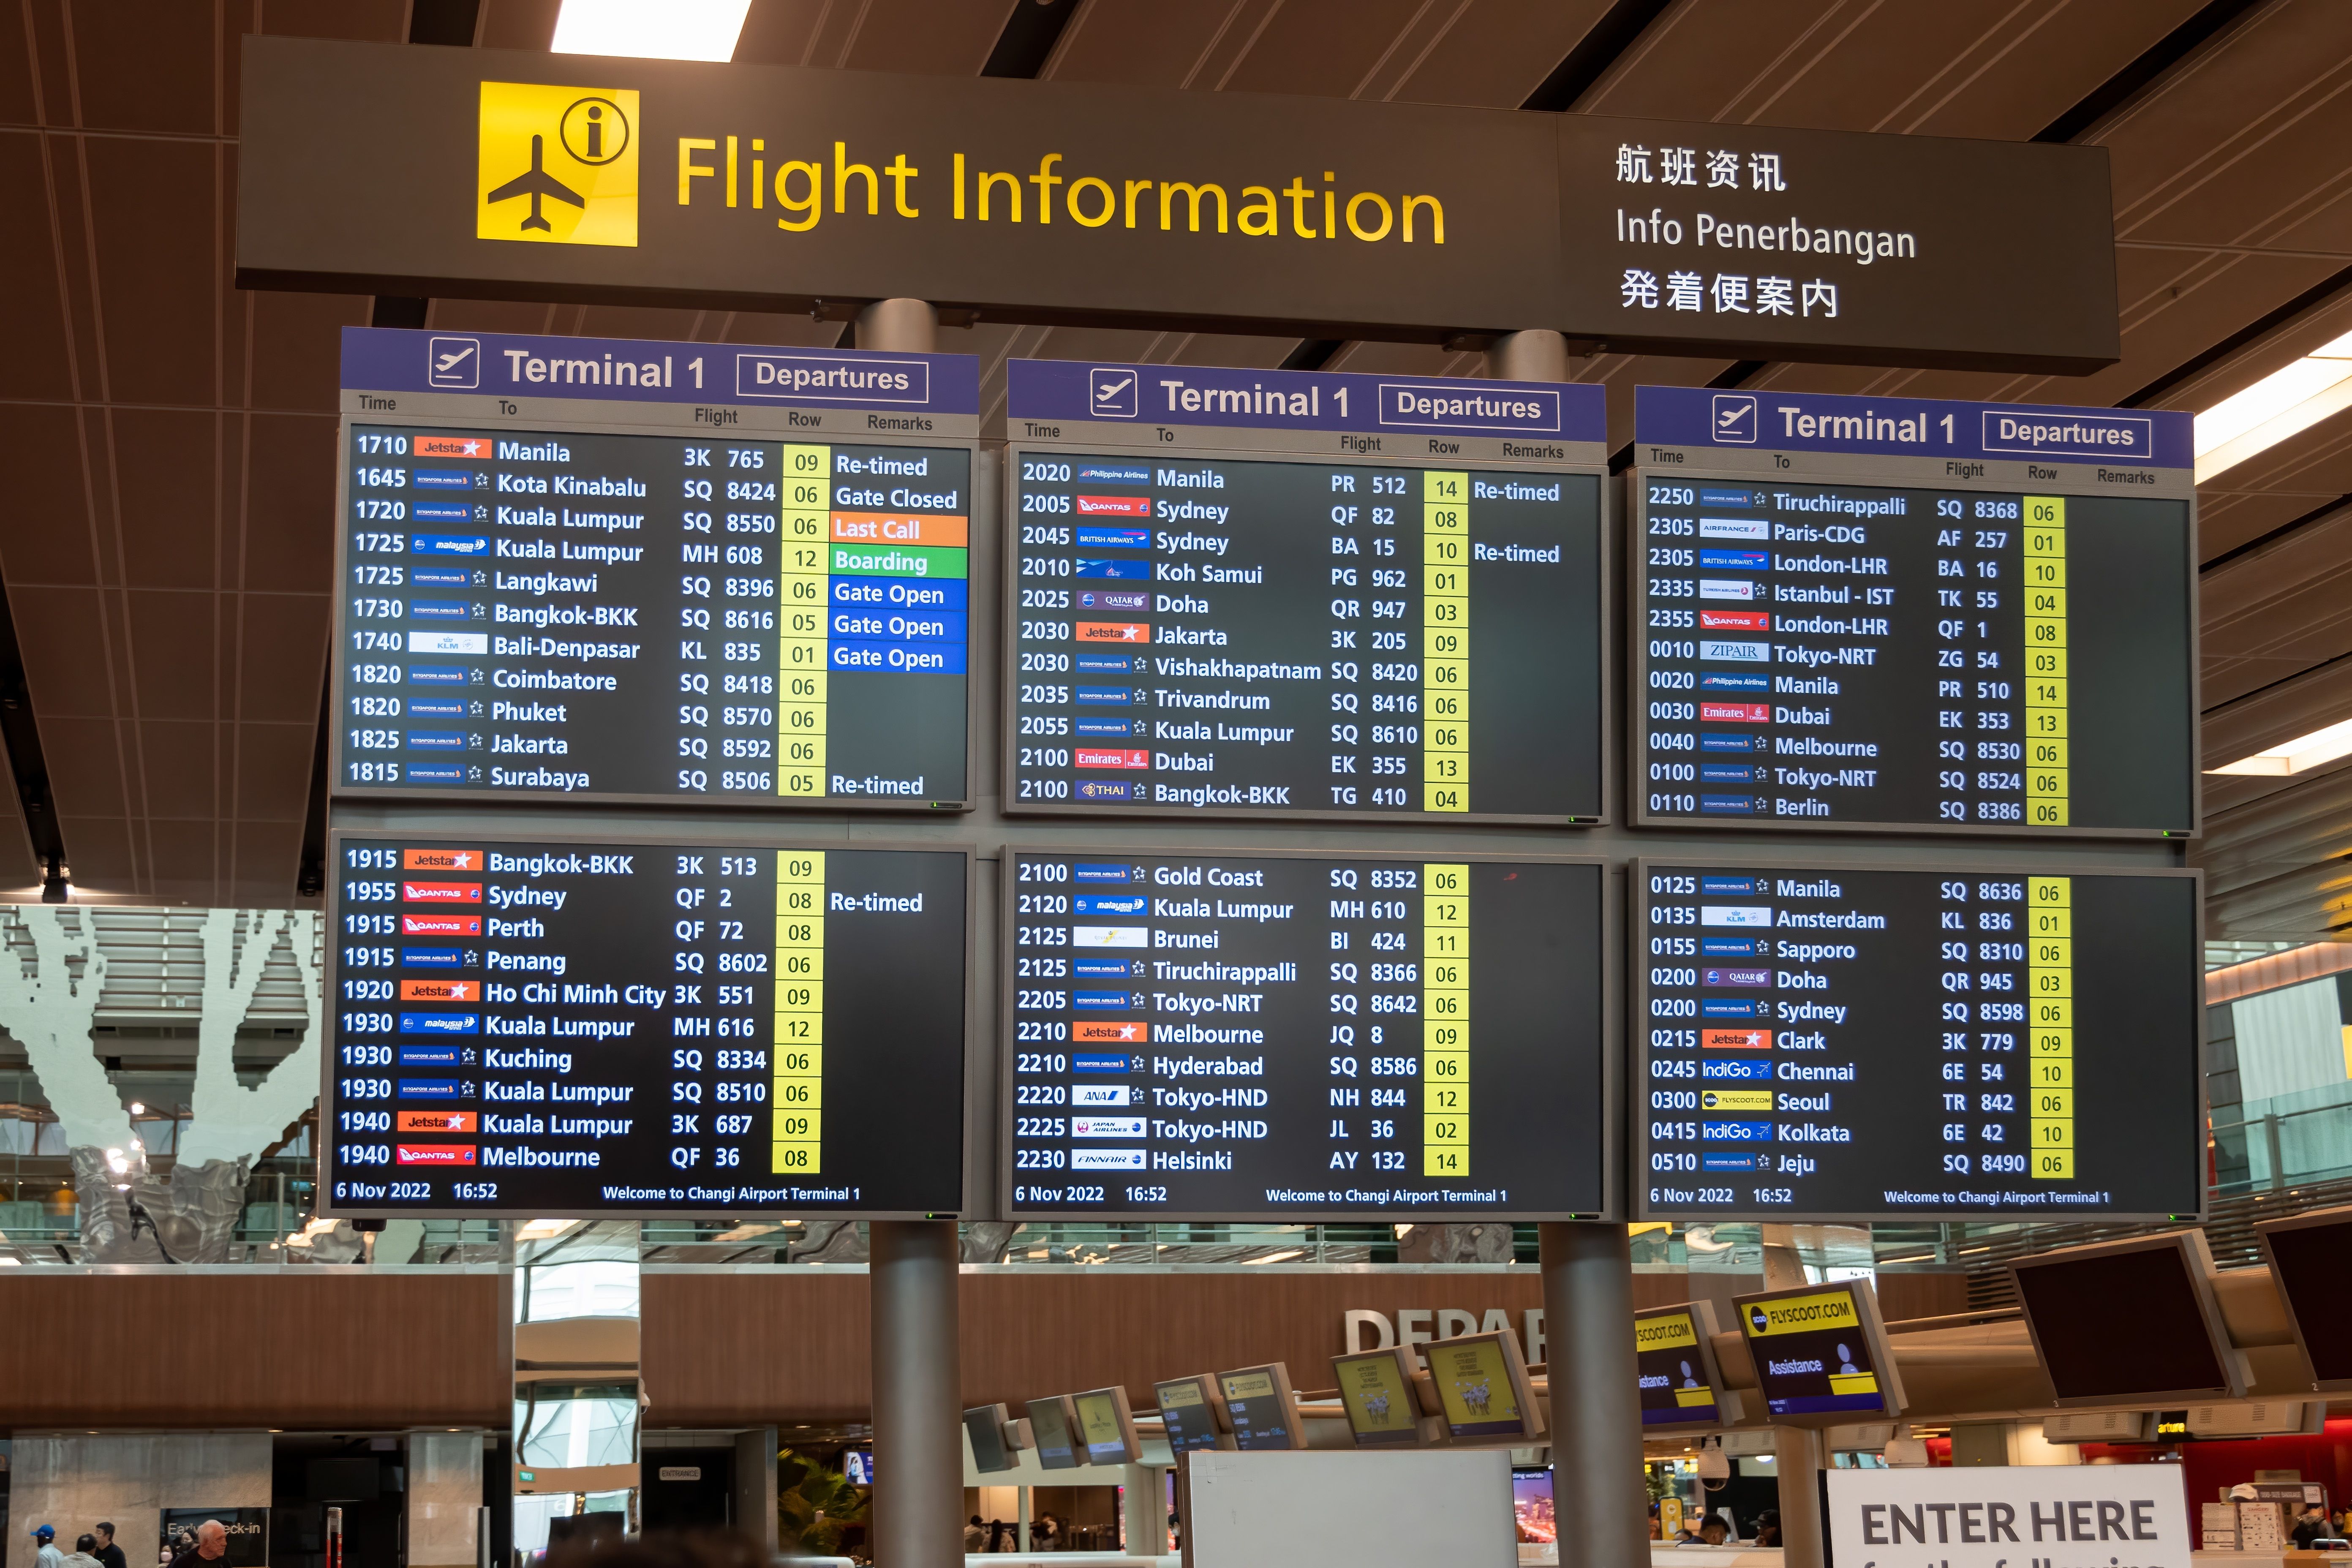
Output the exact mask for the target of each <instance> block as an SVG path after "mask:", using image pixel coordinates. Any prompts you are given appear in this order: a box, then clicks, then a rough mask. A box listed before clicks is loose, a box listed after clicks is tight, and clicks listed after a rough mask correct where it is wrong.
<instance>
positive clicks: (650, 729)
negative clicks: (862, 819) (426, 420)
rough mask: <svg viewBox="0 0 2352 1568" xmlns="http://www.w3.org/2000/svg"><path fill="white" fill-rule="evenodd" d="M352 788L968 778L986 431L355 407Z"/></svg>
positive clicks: (343, 653) (745, 785)
mask: <svg viewBox="0 0 2352 1568" xmlns="http://www.w3.org/2000/svg"><path fill="white" fill-rule="evenodd" d="M347 457H348V469H349V472H348V475H347V479H348V481H349V482H348V489H349V500H348V502H347V504H346V517H345V530H346V534H345V540H344V552H343V553H344V559H345V573H346V579H347V580H346V581H345V582H344V584H342V590H341V605H340V608H341V623H342V625H341V638H340V646H339V651H338V658H337V671H336V674H337V687H338V689H339V692H340V698H339V700H340V702H341V714H340V722H339V723H338V724H337V726H336V730H335V746H336V752H337V763H336V775H335V776H336V787H337V788H338V789H339V790H343V791H362V792H365V791H395V792H402V793H410V792H415V793H441V794H446V793H453V792H454V793H467V794H478V795H499V796H531V797H538V798H550V797H590V798H595V797H633V798H638V799H659V800H675V801H681V802H689V801H724V802H728V803H730V804H737V805H743V804H768V805H826V806H843V805H848V806H877V805H879V806H887V805H902V806H903V805H928V804H929V803H931V802H935V801H950V802H961V800H962V799H963V798H964V795H965V793H966V792H965V779H964V772H965V685H966V679H967V672H966V647H967V645H968V642H969V637H968V628H969V619H970V613H971V604H970V592H969V589H970V582H971V571H970V557H971V539H970V532H971V453H970V451H969V450H968V449H965V448H961V447H914V446H903V447H902V446H883V445H851V444H848V443H845V442H824V441H810V442H789V441H786V442H779V441H755V440H732V439H728V438H725V437H721V436H719V435H717V434H715V433H714V434H713V435H711V436H709V437H671V436H626V435H611V434H593V433H580V432H563V433H546V432H532V433H529V434H516V433H507V434H488V433H483V432H478V431H467V430H452V429H435V428H426V427H421V426H379V425H357V426H353V427H352V429H351V431H350V436H349V443H348V452H347Z"/></svg>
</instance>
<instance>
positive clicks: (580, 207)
mask: <svg viewBox="0 0 2352 1568" xmlns="http://www.w3.org/2000/svg"><path fill="white" fill-rule="evenodd" d="M637 141H638V136H637V95H636V94H635V92H633V91H631V90H629V89H625V88H590V87H548V86H545V85H542V84H541V83H538V82H515V81H486V82H484V83H482V110H481V130H480V146H479V150H478V155H477V160H476V168H475V182H474V193H475V206H474V237H475V238H477V239H525V240H536V241H540V242H541V243H545V244H552V245H629V246H634V245H635V244H636V243H637ZM434 384H435V385H436V386H438V385H442V384H443V383H442V382H440V381H439V380H437V379H436V381H435V382H434ZM451 384H454V383H451Z"/></svg>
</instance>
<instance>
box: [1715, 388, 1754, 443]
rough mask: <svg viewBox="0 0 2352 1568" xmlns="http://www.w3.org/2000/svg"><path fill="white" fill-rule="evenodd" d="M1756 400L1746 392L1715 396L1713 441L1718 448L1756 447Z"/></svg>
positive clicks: (1720, 393) (1721, 393) (1723, 393)
mask: <svg viewBox="0 0 2352 1568" xmlns="http://www.w3.org/2000/svg"><path fill="white" fill-rule="evenodd" d="M1756 424H1757V421H1756V399H1755V397H1754V396H1753V395H1750V394H1748V393H1745V392H1718V393H1717V394H1716V395H1715V426H1714V434H1713V439H1714V441H1715V443H1716V445H1717V446H1737V447H1753V446H1754V445H1756Z"/></svg>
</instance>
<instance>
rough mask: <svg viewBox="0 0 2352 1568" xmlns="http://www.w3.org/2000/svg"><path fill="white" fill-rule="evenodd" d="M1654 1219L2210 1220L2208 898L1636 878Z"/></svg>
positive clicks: (1966, 876) (1772, 878) (1644, 1170)
mask: <svg viewBox="0 0 2352 1568" xmlns="http://www.w3.org/2000/svg"><path fill="white" fill-rule="evenodd" d="M1635 877H1636V881H1637V892H1636V896H1635V923H1636V940H1637V941H1638V942H1640V944H1641V956H1640V958H1639V960H1638V962H1637V964H1636V985H1635V993H1634V1027H1635V1033H1636V1038H1637V1040H1638V1041H1639V1047H1638V1048H1637V1051H1636V1062H1637V1068H1636V1072H1637V1080H1636V1084H1637V1088H1636V1092H1637V1093H1638V1094H1639V1096H1640V1100H1639V1102H1638V1103H1639V1110H1638V1111H1637V1115H1636V1121H1637V1125H1638V1127H1639V1128H1640V1133H1641V1135H1640V1140H1639V1146H1640V1154H1639V1158H1638V1165H1637V1171H1636V1187H1637V1189H1639V1191H1640V1193H1641V1194H1642V1195H1641V1205H1642V1208H1643V1213H1644V1214H1646V1215H1655V1216H1659V1217H1670V1216H1672V1217H1679V1216H1685V1215H1687V1216H1692V1217H1696V1216H1700V1215H1722V1216H1738V1215H1767V1216H1774V1215H1779V1216H1790V1217H1796V1218H1810V1217H1815V1216H1820V1217H1847V1218H1915V1217H1916V1218H1922V1219H1934V1218H1938V1217H1961V1216H1969V1217H1981V1216H2000V1217H2002V1218H2011V1219H2031V1220H2035V1221H2053V1222H2054V1221H2060V1220H2065V1219H2087V1218H2095V1217H2107V1216H2118V1215H2156V1216H2159V1217H2160V1216H2163V1215H2179V1214H2193V1213H2195V1212H2197V1207H2198V1203H2199V1199H2200V1194H2201V1190H2202V1182H2203V1177H2202V1167H2201V1163H2200V1162H2201V1159H2202V1151H2203V1134H2202V1132H2201V1131H2200V1124H2199V1120H2198V1106H2199V1095H2198V1087H2199V1072H2200V1067H2199V1040H2200V1023H2201V1019H2200V1006H2201V997H2202V991H2201V987H2200V986H2199V984H2198V983H2197V979H2196V977H2197V974H2198V973H2199V967H2200V966H2199V963H2198V956H2199V950H2198V945H2197V942H2198V927H2197V893H2198V883H2197V880H2196V879H2195V878H2193V877H2189V876H2185V875H2170V876H2150V875H2142V876H2132V875H2126V874H2095V875H2080V874H2070V873H2056V872H2045V871H2034V872H2032V873H2027V872H2022V871H2019V872H1988V871H1985V870H1982V869H1977V868H1969V869H1957V868H1956V869H1944V870H1935V869H1921V870H1899V871H1898V870H1863V869H1856V868H1852V867H1843V866H1835V867H1832V866H1823V867H1809V868H1768V867H1753V866H1741V865H1738V864H1737V863H1722V862H1717V863H1711V864H1706V865H1684V864H1672V863H1665V862H1659V861H1637V862H1636V863H1635Z"/></svg>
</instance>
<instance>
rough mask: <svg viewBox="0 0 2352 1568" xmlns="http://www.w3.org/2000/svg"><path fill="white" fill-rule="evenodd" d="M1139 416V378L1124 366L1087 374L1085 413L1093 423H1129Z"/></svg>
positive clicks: (1141, 390)
mask: <svg viewBox="0 0 2352 1568" xmlns="http://www.w3.org/2000/svg"><path fill="white" fill-rule="evenodd" d="M1142 412H1143V378H1142V377H1141V376H1140V375H1138V374H1136V373H1135V372H1134V371H1132V370H1129V368H1128V367H1126V366H1125V365H1113V366H1108V367H1105V366H1101V365H1097V366H1096V367H1095V368H1094V369H1092V370H1089V371H1087V415H1088V416H1090V417H1092V418H1096V419H1133V418H1135V417H1137V416H1139V415H1140V414H1141V413H1142Z"/></svg>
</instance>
